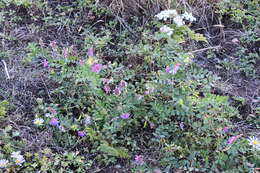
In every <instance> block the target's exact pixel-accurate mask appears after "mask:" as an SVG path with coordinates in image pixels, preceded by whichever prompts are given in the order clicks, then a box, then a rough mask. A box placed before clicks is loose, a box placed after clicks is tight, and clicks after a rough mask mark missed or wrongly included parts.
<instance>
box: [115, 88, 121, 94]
mask: <svg viewBox="0 0 260 173" xmlns="http://www.w3.org/2000/svg"><path fill="white" fill-rule="evenodd" d="M121 93H122V88H118V87H116V88H115V89H114V94H115V95H120V94H121Z"/></svg>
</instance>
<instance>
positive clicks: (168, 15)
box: [155, 10, 196, 33]
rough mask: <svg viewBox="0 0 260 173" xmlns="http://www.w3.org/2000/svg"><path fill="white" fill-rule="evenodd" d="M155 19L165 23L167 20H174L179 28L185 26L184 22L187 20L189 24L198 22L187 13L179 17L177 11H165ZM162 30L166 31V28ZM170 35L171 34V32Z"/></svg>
mask: <svg viewBox="0 0 260 173" xmlns="http://www.w3.org/2000/svg"><path fill="white" fill-rule="evenodd" d="M155 17H157V18H158V19H159V20H164V21H166V20H167V19H173V22H174V23H175V24H176V25H177V26H178V27H180V26H182V25H184V24H185V22H184V20H187V21H189V22H194V21H196V18H195V17H193V15H192V14H191V13H188V12H185V13H184V14H181V15H179V14H178V12H177V11H176V10H163V11H161V12H160V13H159V14H157V15H155ZM162 30H166V28H165V29H162ZM162 32H163V31H162ZM169 33H171V32H170V31H169Z"/></svg>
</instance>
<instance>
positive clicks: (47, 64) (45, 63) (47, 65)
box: [42, 59, 49, 68]
mask: <svg viewBox="0 0 260 173" xmlns="http://www.w3.org/2000/svg"><path fill="white" fill-rule="evenodd" d="M42 64H43V67H44V68H48V67H49V62H48V60H47V59H45V60H43V62H42Z"/></svg>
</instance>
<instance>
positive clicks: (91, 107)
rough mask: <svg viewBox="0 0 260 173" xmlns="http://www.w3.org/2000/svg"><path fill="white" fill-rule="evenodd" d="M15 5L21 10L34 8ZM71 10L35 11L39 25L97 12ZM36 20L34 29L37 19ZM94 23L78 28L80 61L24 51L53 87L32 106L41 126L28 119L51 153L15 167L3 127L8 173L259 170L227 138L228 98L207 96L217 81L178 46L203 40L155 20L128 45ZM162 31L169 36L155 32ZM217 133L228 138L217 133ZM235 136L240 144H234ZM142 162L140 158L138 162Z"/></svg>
mask: <svg viewBox="0 0 260 173" xmlns="http://www.w3.org/2000/svg"><path fill="white" fill-rule="evenodd" d="M5 2H7V1H5ZM8 2H11V1H8ZM12 2H13V1H12ZM14 2H15V3H16V5H24V6H25V7H28V6H29V5H31V3H33V1H20V2H19V3H18V1H14ZM230 2H231V1H230ZM77 3H78V4H77ZM72 4H73V5H75V4H76V6H75V7H73V6H68V7H67V6H61V5H58V6H56V7H55V8H54V9H56V10H58V11H62V12H61V13H54V11H52V10H50V9H48V6H47V5H46V6H45V5H43V6H37V8H40V9H41V10H42V11H41V10H40V11H41V12H42V15H43V16H44V18H42V20H43V21H44V23H45V24H46V25H45V26H44V27H46V28H47V27H50V26H53V27H57V26H58V27H68V26H71V25H74V24H75V25H76V24H77V20H71V18H69V17H68V16H69V14H71V13H72V11H73V12H74V13H73V14H75V16H76V14H78V13H77V12H78V11H81V10H83V8H88V7H89V8H91V9H92V10H93V11H94V12H96V13H98V12H100V11H101V12H103V11H102V10H100V9H97V8H96V7H93V6H94V1H92V0H84V1H76V2H75V4H74V3H72ZM250 8H251V7H250ZM252 8H253V7H252ZM47 9H48V10H47ZM232 9H233V7H232ZM45 10H46V11H47V12H46V11H45ZM99 10H100V11H99ZM223 13H227V11H225V10H223ZM231 13H232V15H233V16H235V18H239V19H240V18H241V16H242V18H246V19H247V20H249V21H250V22H251V23H252V24H253V23H254V20H253V19H251V18H250V17H249V18H248V17H247V16H246V15H245V13H244V12H241V11H239V12H238V11H236V10H234V9H233V11H232V12H231ZM240 13H241V14H240ZM34 17H35V18H34V19H35V20H36V21H37V20H38V19H40V18H41V16H40V15H39V16H34ZM93 25H94V24H93ZM93 25H92V24H91V25H87V24H86V25H84V26H85V28H83V29H82V28H77V30H78V32H77V34H79V35H80V37H82V38H83V39H82V40H79V41H78V42H80V44H79V45H81V46H82V47H80V46H79V47H80V50H79V51H80V53H79V54H78V53H77V50H74V49H72V48H71V47H65V46H60V45H62V44H58V45H55V46H50V47H51V48H49V47H48V46H42V45H38V44H37V43H29V44H28V46H27V51H28V54H27V57H26V58H25V62H26V63H27V65H30V64H31V63H32V62H39V61H41V60H42V59H43V58H44V59H45V60H46V61H48V66H45V67H42V64H41V66H40V68H42V69H41V70H42V72H43V74H44V75H45V77H46V78H47V79H48V80H51V81H52V83H53V86H54V87H52V86H51V87H49V88H48V89H49V90H48V99H46V100H45V99H41V98H38V99H37V106H36V107H35V109H34V115H35V117H34V118H35V120H36V118H38V119H41V120H42V123H41V124H36V123H35V120H32V122H33V125H31V128H32V129H35V130H36V131H40V132H41V131H48V132H50V134H51V137H52V139H53V140H52V142H53V143H52V144H51V146H52V148H45V149H43V150H40V151H37V152H24V151H23V152H22V156H23V157H24V158H25V162H24V163H23V164H21V165H15V162H13V161H14V160H12V158H11V157H10V155H11V154H12V152H15V151H17V150H19V151H20V150H21V151H22V149H23V147H24V145H25V144H24V142H23V141H22V140H16V139H17V138H18V136H19V133H17V131H16V130H15V129H14V128H12V127H10V126H7V127H6V128H5V129H3V130H1V131H0V134H1V143H0V144H1V145H0V150H1V155H0V159H7V160H10V164H9V165H8V166H7V167H6V170H7V171H9V172H15V171H17V170H19V171H22V172H35V171H42V172H48V171H49V172H65V171H66V172H87V171H88V172H89V171H92V170H93V169H92V166H93V165H94V164H95V165H94V166H97V165H100V164H106V165H111V164H116V163H117V161H119V160H124V161H126V162H128V163H130V162H132V161H131V160H132V158H135V160H134V162H133V163H134V164H133V166H131V167H133V171H135V172H137V171H143V172H149V171H150V172H152V171H155V170H156V169H159V168H157V167H155V165H158V167H160V169H163V170H164V172H170V171H172V170H174V169H181V170H184V171H200V172H248V171H250V170H252V168H256V167H259V164H260V163H259V158H258V154H259V151H258V150H257V149H252V148H251V147H249V145H248V141H247V140H246V139H245V137H241V136H239V134H236V133H235V132H233V131H231V129H232V125H231V122H230V119H231V118H234V117H238V116H239V113H238V110H236V109H235V108H234V107H232V106H230V105H229V102H228V97H227V96H219V95H215V94H213V93H212V86H214V84H215V82H216V81H217V80H218V78H217V76H214V75H213V74H212V73H211V72H209V71H207V70H204V69H201V68H200V67H198V66H197V65H196V64H194V63H193V60H192V59H193V55H192V54H191V53H190V52H187V51H185V49H184V48H183V44H184V43H186V42H188V41H190V40H192V41H204V42H205V41H206V40H205V38H204V37H203V36H202V35H201V34H198V33H196V32H195V31H193V30H191V29H190V28H189V27H188V25H182V26H177V25H176V24H175V23H174V22H172V21H167V22H158V21H152V22H151V23H149V24H148V25H147V26H144V27H140V28H137V31H138V34H140V38H139V39H137V40H132V39H131V33H129V32H128V31H126V30H125V31H121V32H118V33H115V34H113V33H114V31H115V29H114V28H117V26H118V23H117V22H110V23H108V24H107V25H104V26H103V25H102V26H100V28H98V29H97V28H93ZM164 25H167V26H168V27H170V29H172V34H168V33H165V32H161V31H160V28H161V27H163V26H164ZM116 31H117V30H116ZM249 39H253V40H255V38H253V37H251V38H249ZM73 41H74V40H73ZM247 41H248V40H246V39H245V42H247ZM249 42H251V41H249ZM90 48H93V49H94V50H95V52H94V56H92V55H86V52H87V51H90ZM65 51H67V52H66V53H64V52H65ZM82 52H83V53H82ZM255 58H256V56H255V55H254V54H248V56H246V58H245V59H246V60H245V62H244V64H246V65H245V66H246V67H244V69H245V71H248V64H252V63H253V64H254V63H255V61H253V60H252V59H255ZM241 61H243V60H241ZM96 65H98V66H99V67H100V66H101V69H100V70H97V69H96V68H97V67H95V66H96ZM169 69H170V70H169ZM241 69H242V68H241ZM250 73H251V72H250ZM108 87H109V88H108ZM109 89H110V90H109ZM6 104H7V103H6V102H1V104H0V116H4V115H5V113H6ZM54 118H55V120H58V122H57V123H56V124H55V123H53V119H54ZM224 127H229V128H230V131H229V132H224V131H223V128H224ZM234 135H238V136H239V138H238V139H237V140H236V141H234V142H233V143H232V144H231V143H230V142H229V139H230V137H233V136H234ZM2 141H3V142H2ZM55 149H56V150H55ZM2 153H3V154H2ZM139 154H140V155H142V156H144V157H139V160H138V157H136V156H138V155H139ZM140 159H141V160H140ZM142 159H143V160H142ZM151 160H152V161H153V160H155V163H153V162H154V161H153V162H150V161H151Z"/></svg>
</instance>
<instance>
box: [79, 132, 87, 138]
mask: <svg viewBox="0 0 260 173" xmlns="http://www.w3.org/2000/svg"><path fill="white" fill-rule="evenodd" d="M78 136H80V137H84V136H86V133H85V132H84V131H78Z"/></svg>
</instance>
